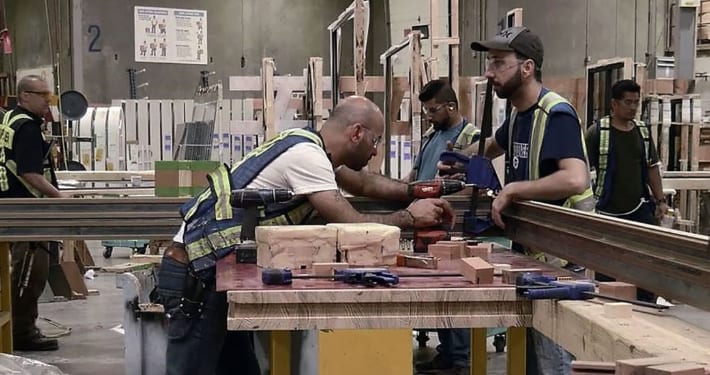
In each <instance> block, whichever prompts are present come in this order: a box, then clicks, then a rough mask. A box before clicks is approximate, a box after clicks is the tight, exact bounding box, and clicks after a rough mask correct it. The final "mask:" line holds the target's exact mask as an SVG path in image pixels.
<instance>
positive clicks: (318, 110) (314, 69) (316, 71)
mask: <svg viewBox="0 0 710 375" xmlns="http://www.w3.org/2000/svg"><path fill="white" fill-rule="evenodd" d="M308 66H309V67H310V69H309V72H310V75H311V76H310V77H309V79H310V81H311V95H313V97H312V98H311V103H312V104H313V108H312V110H313V127H314V128H315V129H316V130H320V128H321V126H323V58H322V57H311V58H310V60H309V61H308Z"/></svg>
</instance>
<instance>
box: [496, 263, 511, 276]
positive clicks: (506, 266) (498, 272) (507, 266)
mask: <svg viewBox="0 0 710 375" xmlns="http://www.w3.org/2000/svg"><path fill="white" fill-rule="evenodd" d="M511 267H512V266H511V265H510V264H507V263H493V274H494V275H496V276H500V275H502V274H503V270H509V269H510V268H511Z"/></svg>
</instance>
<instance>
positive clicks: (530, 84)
mask: <svg viewBox="0 0 710 375" xmlns="http://www.w3.org/2000/svg"><path fill="white" fill-rule="evenodd" d="M471 48H472V49H474V50H476V51H486V52H488V56H487V59H486V62H487V68H486V77H487V78H488V80H489V82H490V83H491V84H493V89H494V90H495V92H496V94H497V95H498V97H500V98H503V99H508V100H510V103H511V104H512V107H513V108H512V111H511V114H510V116H509V118H508V119H506V121H505V122H504V123H503V125H501V127H500V128H499V129H498V130H497V131H496V134H495V137H493V138H490V139H488V140H486V145H485V151H484V153H485V156H486V157H487V158H490V159H494V158H496V157H498V156H500V155H503V154H505V160H506V168H505V170H506V173H505V181H506V185H505V187H504V188H503V189H502V190H501V191H500V193H499V194H498V196H497V197H496V198H495V199H494V200H493V204H492V208H491V216H492V218H493V220H494V221H495V223H496V224H497V225H498V226H500V227H504V226H505V224H504V222H503V218H502V212H503V210H504V209H505V208H506V207H508V206H509V205H510V204H511V203H513V202H516V201H521V200H538V201H543V202H547V203H551V204H557V205H564V206H569V207H573V208H577V209H581V210H586V211H591V210H593V208H594V198H593V193H592V191H591V186H590V182H589V170H588V167H587V162H586V159H587V158H586V151H585V145H584V142H583V139H582V138H583V130H582V128H581V125H580V121H579V118H578V116H577V113H576V111H575V109H574V107H572V105H571V104H570V103H569V102H568V101H567V100H566V99H564V98H563V97H562V96H560V95H559V94H557V93H555V92H552V91H550V90H548V89H546V88H545V87H543V85H542V63H543V56H544V49H543V44H542V40H540V37H538V36H537V35H535V34H533V33H532V32H531V31H530V30H528V29H527V28H525V27H512V28H508V29H504V30H502V31H501V32H499V33H498V34H496V35H495V36H494V37H493V38H491V39H490V40H487V41H479V42H474V43H472V44H471ZM477 149H478V145H473V146H472V147H469V148H467V149H466V150H464V153H465V154H468V155H472V154H474V153H476V152H477ZM439 168H440V169H441V170H442V172H443V173H449V172H450V169H451V166H446V165H443V164H441V163H440V164H439ZM522 250H523V249H520V247H519V246H515V245H514V251H522ZM526 250H529V249H526ZM527 252H529V251H527ZM527 337H528V345H527V348H529V350H528V354H527V373H528V374H569V373H570V372H571V359H572V356H571V354H570V353H568V352H567V351H565V350H564V349H563V348H562V347H560V346H558V345H557V344H555V343H554V342H553V341H552V340H550V339H549V338H547V337H545V336H544V335H542V334H541V333H540V332H538V331H536V330H534V329H532V328H531V329H529V330H528V335H527Z"/></svg>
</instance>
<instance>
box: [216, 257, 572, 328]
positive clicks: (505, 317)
mask: <svg viewBox="0 0 710 375" xmlns="http://www.w3.org/2000/svg"><path fill="white" fill-rule="evenodd" d="M491 263H508V264H511V265H512V266H513V267H514V268H530V267H537V268H543V269H544V270H545V271H546V273H550V274H561V273H564V271H561V270H555V269H553V268H551V267H547V266H544V265H541V264H539V263H537V262H535V261H534V260H531V259H530V258H527V257H524V256H521V255H516V254H512V253H510V252H507V251H506V252H499V251H496V252H494V253H493V254H492V255H491ZM456 270H457V264H456V262H455V261H451V262H441V263H440V269H438V270H421V269H412V268H400V267H390V271H391V272H393V273H395V274H398V275H404V274H408V273H409V274H411V273H417V274H422V273H441V272H448V271H451V272H455V271H456ZM217 289H218V290H220V291H227V301H228V303H229V316H228V328H229V329H230V330H305V329H354V328H378V329H381V328H416V327H419V328H421V327H427V328H456V327H461V328H464V327H517V326H529V325H530V324H531V318H532V304H531V303H530V301H528V300H526V299H524V298H520V297H519V296H518V295H517V294H516V292H515V288H514V287H513V286H512V285H507V284H503V283H502V281H501V280H500V277H496V278H495V280H494V282H493V283H492V284H488V285H474V284H471V283H470V282H468V281H466V280H464V279H463V278H462V277H403V278H400V283H399V284H398V285H396V286H393V287H366V286H362V285H351V284H345V283H342V282H334V281H330V280H324V279H295V280H294V281H293V284H292V285H286V286H273V285H263V284H262V282H261V274H260V270H259V269H258V267H257V266H256V265H253V264H237V263H236V261H235V258H234V256H230V257H226V258H224V259H222V260H220V261H219V263H218V264H217Z"/></svg>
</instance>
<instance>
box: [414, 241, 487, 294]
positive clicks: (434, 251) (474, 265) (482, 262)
mask: <svg viewBox="0 0 710 375" xmlns="http://www.w3.org/2000/svg"><path fill="white" fill-rule="evenodd" d="M492 250H493V244H492V243H487V242H482V243H478V242H471V241H463V240H461V241H438V242H436V243H434V244H431V245H429V247H428V251H429V255H431V256H434V257H437V258H439V259H442V260H456V259H458V260H459V270H460V272H461V274H462V275H463V277H464V278H465V279H466V280H468V281H470V282H472V283H473V284H492V283H493V273H494V267H493V266H492V265H491V264H490V263H488V260H489V257H490V254H491V251H492Z"/></svg>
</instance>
